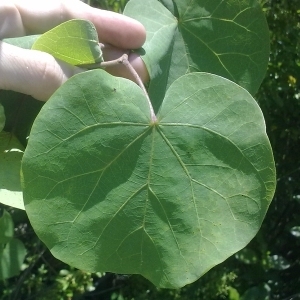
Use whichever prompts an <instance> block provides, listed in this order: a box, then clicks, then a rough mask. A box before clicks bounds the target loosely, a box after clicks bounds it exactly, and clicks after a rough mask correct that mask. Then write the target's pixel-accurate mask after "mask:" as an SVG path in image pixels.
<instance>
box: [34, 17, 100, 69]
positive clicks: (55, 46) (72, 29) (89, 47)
mask: <svg viewBox="0 0 300 300" xmlns="http://www.w3.org/2000/svg"><path fill="white" fill-rule="evenodd" d="M32 49H35V50H40V51H44V52H47V53H49V54H51V55H53V56H54V57H55V58H58V59H61V60H63V61H65V62H67V63H69V64H71V65H83V64H92V63H96V62H101V61H102V60H103V59H102V51H101V49H100V46H99V41H98V34H97V31H96V28H95V26H94V25H93V23H91V22H89V21H86V20H70V21H67V22H64V23H62V24H60V25H58V26H56V27H54V28H53V29H51V30H49V31H47V32H46V33H44V34H42V35H41V36H40V37H39V38H38V39H37V40H36V41H35V43H34V44H33V46H32Z"/></svg>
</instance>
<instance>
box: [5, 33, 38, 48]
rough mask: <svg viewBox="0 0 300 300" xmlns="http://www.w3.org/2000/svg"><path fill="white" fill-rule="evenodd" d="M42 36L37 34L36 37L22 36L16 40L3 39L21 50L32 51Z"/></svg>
mask: <svg viewBox="0 0 300 300" xmlns="http://www.w3.org/2000/svg"><path fill="white" fill-rule="evenodd" d="M40 36H41V35H40V34H36V35H27V36H20V37H16V38H7V39H3V42H5V43H7V44H10V45H14V46H17V47H20V48H24V49H31V47H32V45H33V44H34V43H35V41H36V40H37V39H38V38H39V37H40Z"/></svg>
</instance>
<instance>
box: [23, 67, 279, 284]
mask: <svg viewBox="0 0 300 300" xmlns="http://www.w3.org/2000/svg"><path fill="white" fill-rule="evenodd" d="M99 82H101V84H99ZM157 118H158V120H157V122H153V121H151V118H150V110H149V106H148V102H147V100H146V97H145V96H144V94H143V93H142V91H141V89H139V87H138V86H136V85H135V84H134V83H132V82H130V81H128V80H126V79H122V78H115V77H112V76H110V75H109V74H106V73H105V72H104V71H102V70H94V71H88V72H85V73H84V74H79V75H76V76H74V77H72V78H71V79H70V80H68V81H67V82H66V84H64V85H63V86H62V87H61V88H60V89H59V90H57V92H56V93H55V94H54V95H53V96H52V97H51V99H50V100H49V101H48V102H47V103H46V104H45V105H44V107H43V108H42V110H41V112H40V114H39V115H38V117H37V119H36V121H35V123H34V125H33V128H32V132H31V136H30V139H29V143H28V146H27V149H26V151H25V154H24V157H23V161H22V172H23V181H24V182H23V188H24V201H25V207H26V211H27V213H28V216H29V218H30V221H31V223H32V225H33V227H34V229H35V231H36V232H37V234H38V235H39V237H40V238H41V239H42V241H44V242H45V244H46V245H47V247H48V248H49V249H50V250H51V252H52V253H53V254H54V255H55V256H56V257H57V258H59V259H61V260H63V261H64V262H66V263H68V264H71V265H73V266H75V267H77V268H81V269H84V270H88V271H110V272H116V273H138V274H142V275H143V276H145V277H146V278H148V279H149V280H150V281H152V282H153V283H154V284H155V285H157V286H159V287H168V288H178V287H182V286H184V285H185V284H188V283H190V282H193V281H195V280H196V279H197V278H199V277H200V276H202V275H203V274H204V273H205V272H207V271H208V270H209V269H210V268H212V267H213V266H215V265H216V264H219V263H220V262H222V261H223V260H225V259H226V258H227V257H229V256H230V255H232V254H233V253H234V252H236V251H238V250H240V249H241V248H243V247H244V246H245V245H246V244H247V243H248V242H249V241H250V240H251V239H252V238H253V237H254V235H255V234H256V233H257V231H258V229H259V228H260V225H261V222H262V220H263V218H264V216H265V213H266V210H267V208H268V206H269V203H270V201H271V199H272V197H273V193H274V188H275V168H274V161H273V156H272V151H271V147H270V144H269V140H268V138H267V135H266V132H265V123H264V119H263V115H262V113H261V110H260V108H259V106H258V105H257V103H256V101H255V100H254V99H253V98H252V97H251V95H250V94H249V93H248V92H247V91H246V90H244V89H243V88H241V87H239V86H238V85H236V84H235V83H233V82H231V81H229V80H227V79H224V78H222V77H219V76H216V75H212V74H206V73H191V74H188V75H185V76H183V77H181V78H180V79H178V80H176V81H175V82H174V83H173V84H172V85H171V87H170V88H169V90H168V91H167V93H166V96H165V99H164V101H163V104H162V106H161V109H160V111H159V113H158V115H157Z"/></svg>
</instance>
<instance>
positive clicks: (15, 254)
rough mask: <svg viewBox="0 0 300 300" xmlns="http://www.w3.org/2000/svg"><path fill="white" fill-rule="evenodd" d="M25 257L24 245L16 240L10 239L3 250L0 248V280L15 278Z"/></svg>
mask: <svg viewBox="0 0 300 300" xmlns="http://www.w3.org/2000/svg"><path fill="white" fill-rule="evenodd" d="M25 255H26V249H25V247H24V244H23V243H22V242H21V241H19V240H18V239H11V240H10V241H9V243H7V244H6V246H5V247H4V248H2V247H1V248H0V280H3V279H7V278H10V277H13V276H16V275H18V274H19V272H20V271H21V267H22V264H23V261H24V258H25Z"/></svg>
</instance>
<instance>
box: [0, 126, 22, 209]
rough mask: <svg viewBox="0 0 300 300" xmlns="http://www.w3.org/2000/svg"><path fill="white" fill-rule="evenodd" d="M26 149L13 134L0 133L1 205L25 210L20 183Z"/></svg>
mask: <svg viewBox="0 0 300 300" xmlns="http://www.w3.org/2000/svg"><path fill="white" fill-rule="evenodd" d="M23 151H24V147H23V146H22V145H21V143H20V142H19V141H18V139H17V138H16V137H15V136H14V135H12V134H11V133H8V132H4V131H2V132H1V133H0V166H1V168H0V203H3V204H6V205H9V206H13V207H16V208H19V209H24V203H23V193H22V188H21V182H20V169H21V159H22V156H23Z"/></svg>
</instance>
